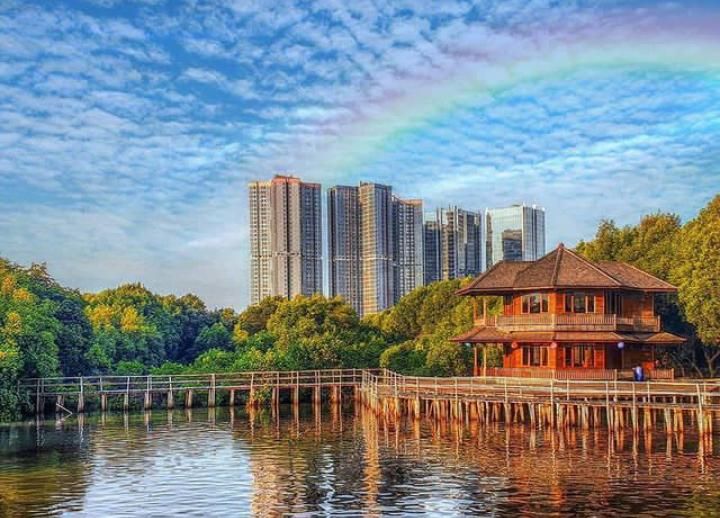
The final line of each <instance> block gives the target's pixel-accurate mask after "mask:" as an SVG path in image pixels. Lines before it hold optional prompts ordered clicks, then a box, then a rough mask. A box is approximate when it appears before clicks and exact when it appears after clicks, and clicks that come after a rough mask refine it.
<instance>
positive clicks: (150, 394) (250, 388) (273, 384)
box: [19, 369, 379, 414]
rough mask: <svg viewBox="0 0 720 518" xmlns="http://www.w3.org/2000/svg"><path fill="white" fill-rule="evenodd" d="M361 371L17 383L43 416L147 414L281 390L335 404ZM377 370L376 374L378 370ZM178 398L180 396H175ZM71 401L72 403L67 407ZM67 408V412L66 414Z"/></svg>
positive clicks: (270, 395)
mask: <svg viewBox="0 0 720 518" xmlns="http://www.w3.org/2000/svg"><path fill="white" fill-rule="evenodd" d="M363 372H376V371H361V370H359V369H326V370H314V371H272V372H269V371H261V372H236V373H217V374H180V375H168V376H156V375H148V376H88V377H67V378H28V379H24V380H22V381H21V383H20V386H19V390H20V391H21V392H22V391H24V392H25V393H26V394H27V395H28V397H29V398H30V399H32V401H34V403H35V412H36V413H38V414H41V413H43V411H44V409H45V406H46V403H47V402H48V401H54V402H55V406H56V408H60V409H68V408H69V409H70V410H75V411H76V412H77V413H83V412H84V411H85V410H86V406H87V404H88V402H92V404H93V405H94V406H95V407H96V408H98V409H99V410H101V411H106V410H109V409H110V408H118V409H122V410H129V409H130V407H131V406H132V405H133V404H134V405H135V406H137V405H138V403H139V404H140V406H141V408H143V409H145V410H150V409H152V408H153V407H157V406H158V405H159V406H162V407H165V408H168V409H172V408H174V407H175V406H176V405H177V403H178V402H181V403H182V406H183V407H185V408H192V407H193V406H194V405H197V404H198V403H199V402H200V401H198V398H202V403H205V404H206V405H207V406H208V407H210V408H212V407H214V406H216V405H217V404H218V403H219V398H222V402H221V403H222V404H224V405H229V406H235V405H237V404H239V403H241V402H244V403H245V404H246V405H248V406H259V405H261V404H266V403H269V404H271V406H272V407H273V408H274V407H276V406H277V405H278V404H279V403H280V399H281V391H282V392H283V393H285V394H287V396H288V400H289V401H290V402H291V403H292V404H294V405H297V404H299V403H300V401H301V398H303V397H304V399H306V400H308V401H311V402H313V403H315V404H319V403H321V402H322V401H323V400H326V399H327V400H331V401H337V402H340V401H341V400H342V394H343V392H348V391H351V392H352V393H353V395H354V396H355V397H359V395H360V385H361V383H362V379H363ZM377 372H379V371H377ZM178 396H180V398H178ZM70 401H72V403H70ZM70 410H66V411H70Z"/></svg>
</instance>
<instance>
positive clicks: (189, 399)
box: [185, 389, 193, 408]
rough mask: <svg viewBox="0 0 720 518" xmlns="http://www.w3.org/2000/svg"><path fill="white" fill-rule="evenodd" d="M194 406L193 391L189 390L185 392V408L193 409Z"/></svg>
mask: <svg viewBox="0 0 720 518" xmlns="http://www.w3.org/2000/svg"><path fill="white" fill-rule="evenodd" d="M192 406H193V391H192V389H187V390H186V391H185V408H192Z"/></svg>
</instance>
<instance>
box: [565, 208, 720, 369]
mask: <svg viewBox="0 0 720 518" xmlns="http://www.w3.org/2000/svg"><path fill="white" fill-rule="evenodd" d="M577 250H578V252H580V253H581V254H583V255H585V256H586V257H588V258H590V259H593V260H616V261H626V262H628V263H630V264H633V265H635V266H637V267H639V268H641V269H643V270H645V271H648V272H650V273H652V274H653V275H656V276H658V277H660V278H661V279H665V280H667V281H669V282H672V283H673V284H675V285H676V286H677V287H678V296H677V297H670V298H668V299H667V300H664V301H660V305H659V307H658V310H659V312H660V313H661V314H662V316H663V323H664V324H665V326H666V327H667V328H668V329H669V330H672V331H675V332H678V333H680V334H682V335H684V336H686V337H688V344H687V345H684V346H680V347H677V348H673V349H669V350H668V354H669V355H670V358H669V360H670V361H672V363H673V365H674V366H675V367H676V368H679V369H680V370H681V371H682V372H685V371H688V370H693V371H695V372H696V373H697V374H705V373H707V374H710V375H711V376H715V375H716V372H717V369H718V367H717V363H718V361H720V196H716V197H715V198H714V199H713V200H712V201H711V202H710V203H709V204H708V205H707V207H705V208H704V209H703V210H702V211H701V212H700V214H699V215H698V216H697V217H696V218H695V219H693V220H691V221H689V222H687V223H686V224H685V225H681V224H680V219H679V218H678V216H676V215H673V214H653V215H650V216H645V217H644V218H642V220H641V221H640V223H639V224H638V225H636V226H625V227H621V228H619V227H617V226H616V225H615V224H614V223H613V222H612V221H604V222H602V223H601V224H600V226H599V228H598V231H597V234H596V236H595V239H594V240H592V241H589V242H583V241H581V242H580V243H579V244H578V246H577Z"/></svg>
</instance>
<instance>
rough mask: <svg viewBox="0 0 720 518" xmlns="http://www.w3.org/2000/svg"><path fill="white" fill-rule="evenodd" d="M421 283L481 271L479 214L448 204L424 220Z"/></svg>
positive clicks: (455, 277)
mask: <svg viewBox="0 0 720 518" xmlns="http://www.w3.org/2000/svg"><path fill="white" fill-rule="evenodd" d="M424 234H425V251H424V256H425V284H428V283H430V282H435V281H440V280H448V279H458V278H462V277H468V276H470V277H474V276H476V275H479V274H480V272H482V215H481V214H480V213H479V212H472V211H467V210H463V209H460V208H458V207H450V208H447V209H438V210H437V211H436V214H435V220H434V221H427V222H425V227H424Z"/></svg>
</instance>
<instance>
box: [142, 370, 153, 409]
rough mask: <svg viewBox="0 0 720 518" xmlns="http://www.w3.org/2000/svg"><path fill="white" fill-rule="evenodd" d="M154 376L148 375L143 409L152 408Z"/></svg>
mask: <svg viewBox="0 0 720 518" xmlns="http://www.w3.org/2000/svg"><path fill="white" fill-rule="evenodd" d="M151 390H152V378H151V377H150V376H148V377H147V386H146V387H145V401H144V403H143V409H144V410H150V409H151V408H152V395H151V392H150V391H151Z"/></svg>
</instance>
